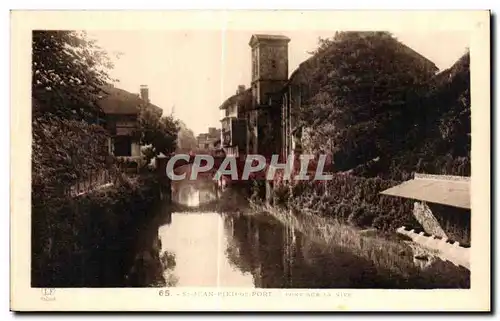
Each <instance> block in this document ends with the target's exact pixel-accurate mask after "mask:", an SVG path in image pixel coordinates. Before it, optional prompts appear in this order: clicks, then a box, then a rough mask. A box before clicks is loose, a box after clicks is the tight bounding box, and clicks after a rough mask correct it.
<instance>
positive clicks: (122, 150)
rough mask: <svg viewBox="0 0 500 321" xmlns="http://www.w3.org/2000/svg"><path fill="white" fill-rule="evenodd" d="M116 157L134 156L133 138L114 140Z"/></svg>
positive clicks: (123, 137) (122, 137) (117, 137)
mask: <svg viewBox="0 0 500 321" xmlns="http://www.w3.org/2000/svg"><path fill="white" fill-rule="evenodd" d="M114 154H115V156H132V137H130V136H116V137H115V139H114Z"/></svg>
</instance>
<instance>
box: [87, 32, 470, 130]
mask: <svg viewBox="0 0 500 321" xmlns="http://www.w3.org/2000/svg"><path fill="white" fill-rule="evenodd" d="M253 33H254V32H252V31H245V30H225V31H220V30H219V31H218V30H206V31H205V30H162V31H160V30H158V31H155V30H153V31H151V30H137V31H133V30H120V31H111V30H106V31H92V32H89V36H90V37H91V38H93V39H96V40H97V42H98V44H99V45H100V46H101V47H102V48H103V49H104V50H106V51H107V52H108V53H109V55H110V57H111V59H112V61H113V62H114V65H115V67H114V69H113V70H112V71H111V72H110V75H111V76H112V77H113V78H115V79H118V80H119V82H118V83H116V84H115V86H116V87H119V88H122V89H125V90H127V91H130V92H132V93H138V92H139V88H140V85H147V86H148V87H149V97H150V100H151V102H152V103H153V104H155V105H157V106H159V107H161V108H162V109H163V110H164V114H170V113H171V112H172V111H173V112H174V116H175V117H176V118H179V119H181V120H182V121H183V122H184V123H186V125H187V126H188V127H189V128H190V129H192V130H193V131H194V133H195V134H199V133H204V132H207V131H208V127H217V128H219V127H220V118H221V113H220V110H219V106H220V105H221V104H222V102H223V101H224V100H225V99H226V98H228V97H229V96H231V95H233V94H234V93H235V92H236V89H237V87H238V85H245V86H246V87H247V88H248V87H249V86H250V77H251V69H250V68H251V61H250V58H251V56H250V54H251V52H250V47H249V45H248V42H249V40H250V37H251V36H252V34H253ZM257 33H259V34H261V33H269V34H281V35H286V36H287V37H289V38H290V39H291V41H290V43H289V44H288V71H289V74H291V73H292V72H293V71H294V70H295V69H296V68H297V66H298V65H299V64H300V63H301V62H302V61H304V60H306V59H307V58H308V57H310V54H309V52H310V51H312V50H314V49H315V48H316V47H317V44H318V38H319V37H321V38H326V37H331V36H333V35H334V34H335V31H332V30H329V31H322V32H320V31H311V30H307V31H300V30H291V31H279V30H270V31H267V32H263V31H261V30H259V31H258V32H257ZM393 35H394V36H395V37H396V38H397V39H398V40H399V41H401V42H403V43H404V44H406V45H407V46H409V47H411V48H413V49H414V50H415V51H417V52H419V53H420V54H422V55H423V56H425V57H427V58H428V59H430V60H431V61H433V62H434V63H435V64H436V66H437V67H438V68H439V69H440V70H444V69H446V68H448V67H450V66H451V65H452V64H453V63H454V62H455V61H456V60H457V59H458V58H459V57H460V56H461V55H462V54H463V53H464V52H465V50H466V48H467V47H469V42H470V38H469V34H468V33H465V32H462V31H458V30H457V31H454V30H451V31H442V30H440V31H429V30H424V29H422V30H421V31H416V32H407V31H405V32H393ZM118 52H119V53H121V55H120V57H119V58H116V57H115V54H116V53H118Z"/></svg>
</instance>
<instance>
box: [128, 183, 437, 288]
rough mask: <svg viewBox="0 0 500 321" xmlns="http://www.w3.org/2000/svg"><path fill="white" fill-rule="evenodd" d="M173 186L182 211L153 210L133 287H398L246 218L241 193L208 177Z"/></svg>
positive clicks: (292, 233)
mask: <svg viewBox="0 0 500 321" xmlns="http://www.w3.org/2000/svg"><path fill="white" fill-rule="evenodd" d="M172 188H173V193H172V200H173V202H174V203H176V204H180V205H183V206H184V207H175V206H173V207H172V206H171V205H170V204H166V203H165V204H162V205H160V206H159V208H158V209H157V213H156V214H155V221H154V222H153V223H152V224H151V226H149V227H148V228H146V229H145V233H144V236H143V237H141V239H142V240H141V242H142V243H141V244H142V245H141V246H140V247H139V250H138V252H137V253H138V254H137V256H136V264H135V265H134V268H133V269H132V271H131V273H130V277H129V280H130V283H131V284H133V285H132V286H210V287H215V286H224V287H231V286H237V287H258V288H394V287H400V285H399V284H403V283H397V282H396V281H395V280H393V276H392V273H391V272H389V271H388V272H387V273H385V272H384V273H382V276H381V273H380V269H378V270H377V268H376V267H375V266H374V261H373V260H369V259H366V258H363V257H360V256H356V255H354V254H353V253H352V252H350V251H348V250H346V249H344V248H339V247H336V246H334V245H332V244H331V243H324V242H323V243H322V242H318V240H317V239H315V238H313V237H311V236H308V235H306V234H303V233H301V232H300V231H298V230H296V229H294V228H293V227H291V225H289V224H285V223H282V222H281V221H278V220H276V219H275V218H274V217H272V216H270V215H268V214H265V213H259V214H255V213H253V214H250V215H249V214H248V213H251V212H250V211H249V210H248V206H247V203H246V201H245V198H244V197H243V196H242V195H240V194H239V193H238V192H235V191H231V190H229V191H225V192H224V193H221V192H219V191H218V189H217V188H216V186H215V184H213V181H211V180H206V181H197V182H193V181H180V182H175V183H173V186H172ZM172 208H174V209H176V211H175V212H173V213H172V212H171V210H172ZM179 208H182V209H183V210H182V211H180V210H179ZM417 277H418V276H417ZM398 282H400V280H398ZM404 282H406V281H404ZM404 284H408V283H404ZM430 286H431V287H432V285H430ZM410 287H411V285H410Z"/></svg>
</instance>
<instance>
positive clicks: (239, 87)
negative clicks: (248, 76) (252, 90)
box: [236, 85, 245, 95]
mask: <svg viewBox="0 0 500 321" xmlns="http://www.w3.org/2000/svg"><path fill="white" fill-rule="evenodd" d="M244 91H245V85H239V86H238V91H237V92H236V94H237V95H239V94H242V93H243V92H244Z"/></svg>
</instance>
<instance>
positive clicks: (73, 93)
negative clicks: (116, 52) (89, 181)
mask: <svg viewBox="0 0 500 321" xmlns="http://www.w3.org/2000/svg"><path fill="white" fill-rule="evenodd" d="M32 49H33V50H32V84H31V85H32V133H33V140H32V147H33V148H32V149H33V153H32V190H33V202H34V203H35V202H36V201H38V200H43V199H47V197H48V195H50V194H53V193H61V192H63V187H69V186H71V185H72V184H73V183H74V182H76V181H77V180H79V179H81V178H84V177H85V176H86V175H88V174H89V171H91V170H95V169H98V168H104V167H105V166H106V154H107V150H106V148H105V146H106V145H105V141H106V132H105V131H104V130H103V129H102V127H101V126H98V125H97V124H96V123H98V122H99V115H100V114H101V113H100V110H99V108H98V107H97V100H98V99H99V98H100V95H101V90H100V88H101V87H102V85H103V84H104V83H105V82H106V81H108V80H109V76H108V74H107V70H108V69H109V68H111V67H112V65H110V63H109V59H108V57H107V55H106V53H105V52H104V51H102V50H101V49H100V48H99V47H98V46H97V45H96V43H95V42H93V41H90V40H88V39H86V35H85V34H84V33H79V32H76V31H34V32H33V39H32Z"/></svg>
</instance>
